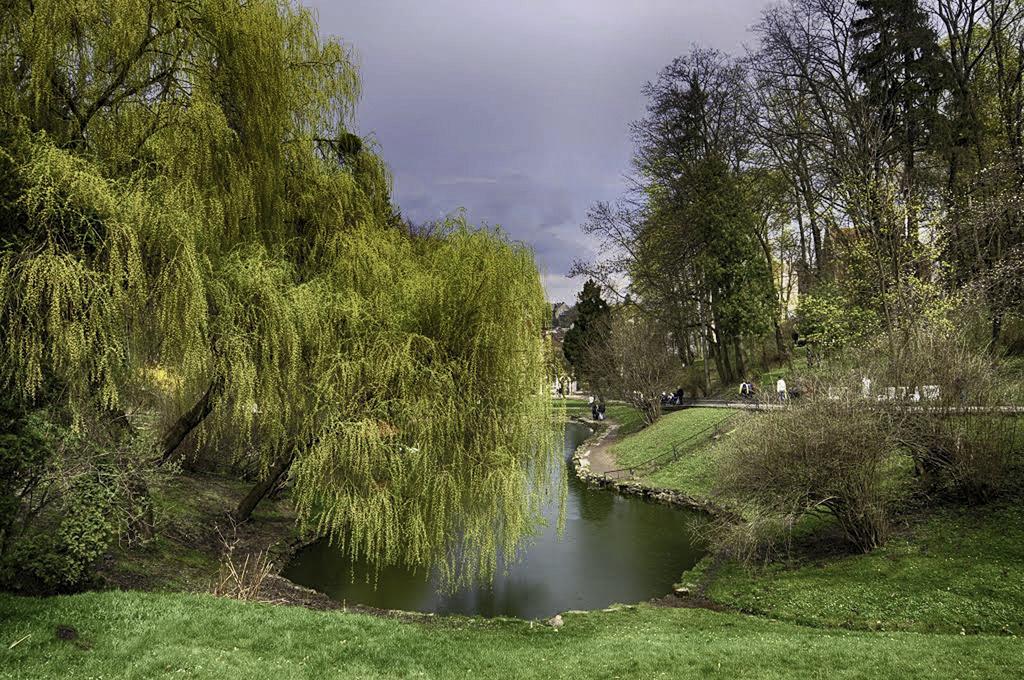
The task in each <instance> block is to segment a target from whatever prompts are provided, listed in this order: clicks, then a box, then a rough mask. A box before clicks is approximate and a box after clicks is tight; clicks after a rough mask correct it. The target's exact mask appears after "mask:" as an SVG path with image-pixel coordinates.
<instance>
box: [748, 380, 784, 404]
mask: <svg viewBox="0 0 1024 680" xmlns="http://www.w3.org/2000/svg"><path fill="white" fill-rule="evenodd" d="M756 392H757V388H756V387H755V386H754V382H753V381H752V380H749V379H747V380H744V381H743V382H741V383H740V399H753V398H754V395H755V393H756ZM775 394H776V396H777V397H778V398H779V401H789V398H790V396H795V395H792V394H791V392H790V390H789V388H788V387H787V386H786V379H785V378H783V377H781V376H780V377H779V379H778V380H776V381H775Z"/></svg>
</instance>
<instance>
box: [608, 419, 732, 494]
mask: <svg viewBox="0 0 1024 680" xmlns="http://www.w3.org/2000/svg"><path fill="white" fill-rule="evenodd" d="M728 420H729V419H728V418H726V419H724V420H721V421H719V422H717V423H714V424H713V425H709V426H708V427H705V428H704V429H703V430H700V431H699V432H694V433H693V434H691V435H690V436H689V437H686V438H685V439H682V440H680V441H678V442H675V443H674V444H672V450H671V451H667V452H666V453H660V454H658V455H657V456H653V457H651V458H648V459H646V460H643V461H640V462H639V463H637V464H636V465H630V466H629V467H624V468H619V469H617V470H608V471H607V472H605V473H604V477H605V478H606V479H608V480H609V481H613V482H614V481H619V480H621V479H634V478H635V477H636V475H637V473H638V472H640V473H641V474H644V475H649V474H651V473H653V472H655V471H657V470H658V469H659V468H662V467H664V466H666V465H668V464H669V463H674V462H676V461H677V460H679V459H680V458H682V457H683V455H684V454H685V453H686V452H687V451H686V450H684V449H683V448H682V447H683V445H685V444H687V443H689V442H691V441H693V440H695V439H697V438H698V437H700V436H701V435H704V434H707V433H708V432H710V431H712V430H716V431H717V430H719V429H720V428H721V426H722V425H723V424H724V423H725V422H726V421H728ZM712 437H714V435H712Z"/></svg>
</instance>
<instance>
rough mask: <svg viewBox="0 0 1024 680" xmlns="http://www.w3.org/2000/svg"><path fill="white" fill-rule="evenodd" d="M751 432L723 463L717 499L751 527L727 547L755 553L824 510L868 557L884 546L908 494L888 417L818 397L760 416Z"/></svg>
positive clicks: (725, 542) (738, 531)
mask: <svg viewBox="0 0 1024 680" xmlns="http://www.w3.org/2000/svg"><path fill="white" fill-rule="evenodd" d="M745 434H746V436H745V438H744V439H741V440H740V441H738V443H737V444H736V445H735V446H734V447H733V448H732V450H731V451H729V452H728V453H727V454H726V455H725V456H724V457H723V458H722V460H721V461H720V464H719V471H718V480H719V481H718V486H717V489H716V495H718V496H719V497H721V498H723V499H724V500H725V501H726V502H728V503H730V504H733V505H735V506H738V507H741V508H744V509H745V510H744V512H743V517H744V521H743V522H741V524H746V525H747V526H746V527H745V528H737V527H732V528H730V529H729V530H728V532H727V533H731V534H732V536H733V538H732V539H727V540H723V541H722V545H720V547H722V548H723V549H731V550H732V551H733V552H740V553H744V554H747V555H750V554H753V552H754V549H753V547H752V546H753V545H754V544H757V543H763V542H764V541H766V540H767V539H768V537H770V536H772V535H776V534H779V533H782V534H788V532H790V531H791V529H792V527H793V526H794V525H795V524H796V522H798V521H799V520H800V519H801V518H802V517H804V516H806V515H808V514H811V513H818V512H825V513H828V514H830V515H831V516H833V517H834V518H835V519H836V521H837V522H838V523H839V525H840V526H841V527H842V529H843V531H844V533H845V535H846V538H847V539H848V540H849V541H850V543H851V544H853V545H855V546H856V547H857V548H859V549H861V550H863V551H865V552H867V551H870V550H872V549H873V548H875V547H876V546H878V545H880V544H882V543H883V542H884V541H885V539H886V536H887V534H888V530H889V517H890V512H891V510H892V507H893V505H894V504H895V503H896V502H897V501H899V500H901V499H902V498H904V497H905V495H906V493H907V489H906V485H905V484H904V483H902V482H901V480H902V479H903V475H901V474H898V472H897V471H898V470H899V469H900V468H901V465H900V463H901V458H902V457H903V456H902V455H901V453H900V449H899V444H898V441H897V437H896V436H895V428H894V423H893V422H892V419H891V417H890V415H889V414H888V413H886V412H885V411H883V410H878V409H874V408H855V407H853V406H852V405H851V404H850V402H847V401H832V400H827V399H826V400H811V401H807V402H804V403H802V404H800V405H796V406H793V407H791V408H788V409H785V410H781V411H775V412H770V413H768V414H766V415H764V416H762V417H760V418H756V419H753V420H752V421H751V425H750V430H748V431H747V432H746V433H745ZM755 518H756V519H755ZM773 532H774V533H773ZM719 535H720V536H722V532H719ZM737 539H739V540H737ZM744 543H746V544H749V545H748V547H742V546H743V544H744ZM728 544H732V545H731V546H729V545H728ZM727 546H728V547H727Z"/></svg>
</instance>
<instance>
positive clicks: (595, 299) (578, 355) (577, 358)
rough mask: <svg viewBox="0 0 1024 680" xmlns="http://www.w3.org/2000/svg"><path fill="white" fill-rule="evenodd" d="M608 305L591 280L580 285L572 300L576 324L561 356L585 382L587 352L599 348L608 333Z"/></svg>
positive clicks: (586, 376)
mask: <svg viewBox="0 0 1024 680" xmlns="http://www.w3.org/2000/svg"><path fill="white" fill-rule="evenodd" d="M608 310H609V308H608V303H607V302H606V301H605V300H604V298H602V297H601V286H599V285H598V284H597V283H596V282H595V281H594V280H593V279H588V280H587V282H586V283H584V284H583V290H581V291H580V292H579V294H578V295H577V296H576V321H575V323H574V324H573V326H572V328H570V329H569V330H568V331H566V333H565V339H564V340H563V341H562V353H563V354H564V355H565V359H566V361H568V362H569V365H570V366H572V368H573V370H574V371H575V372H576V375H577V377H579V378H582V379H584V380H589V378H590V371H589V360H588V355H589V353H590V351H591V350H592V349H594V348H597V347H599V346H601V345H602V344H603V337H604V335H605V334H606V333H607V332H608V318H609V317H608Z"/></svg>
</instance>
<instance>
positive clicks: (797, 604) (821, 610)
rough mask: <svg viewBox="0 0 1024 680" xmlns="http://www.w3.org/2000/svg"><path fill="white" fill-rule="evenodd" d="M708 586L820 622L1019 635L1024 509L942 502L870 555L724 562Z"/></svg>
mask: <svg viewBox="0 0 1024 680" xmlns="http://www.w3.org/2000/svg"><path fill="white" fill-rule="evenodd" d="M708 594H709V595H710V597H712V598H713V599H715V600H716V601H718V602H721V603H723V604H728V605H731V606H734V607H737V608H740V609H742V610H744V611H748V612H752V613H758V614H765V615H768V616H772V617H776V618H782V619H785V620H789V621H795V622H802V623H808V624H813V625H819V626H822V625H824V626H845V627H854V628H877V629H885V630H917V631H941V632H959V631H961V630H963V631H964V632H967V633H975V632H982V633H1000V632H1007V631H1009V632H1013V633H1014V634H1017V635H1024V509H1022V508H1021V507H1020V505H1019V504H1018V503H1015V502H1007V503H1001V504H996V505H993V506H988V507H984V508H975V509H963V508H943V509H941V510H939V511H937V512H934V513H932V514H931V515H929V516H927V517H925V518H922V519H919V520H918V521H917V522H915V523H914V525H913V526H911V527H910V529H909V531H907V532H906V534H905V535H904V536H901V537H899V538H896V539H893V540H892V541H890V542H889V543H888V544H887V545H885V546H884V547H882V548H880V549H878V550H876V551H874V552H872V553H871V554H868V555H850V556H846V557H842V558H831V559H824V560H803V561H799V562H797V564H795V565H790V566H786V565H778V564H773V565H768V566H766V567H762V568H759V569H756V570H754V571H753V572H750V571H747V570H744V569H742V568H740V567H738V566H736V565H728V566H726V567H724V568H723V569H721V570H720V571H718V572H717V573H715V574H714V577H713V578H712V579H711V580H710V584H709V587H708Z"/></svg>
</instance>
